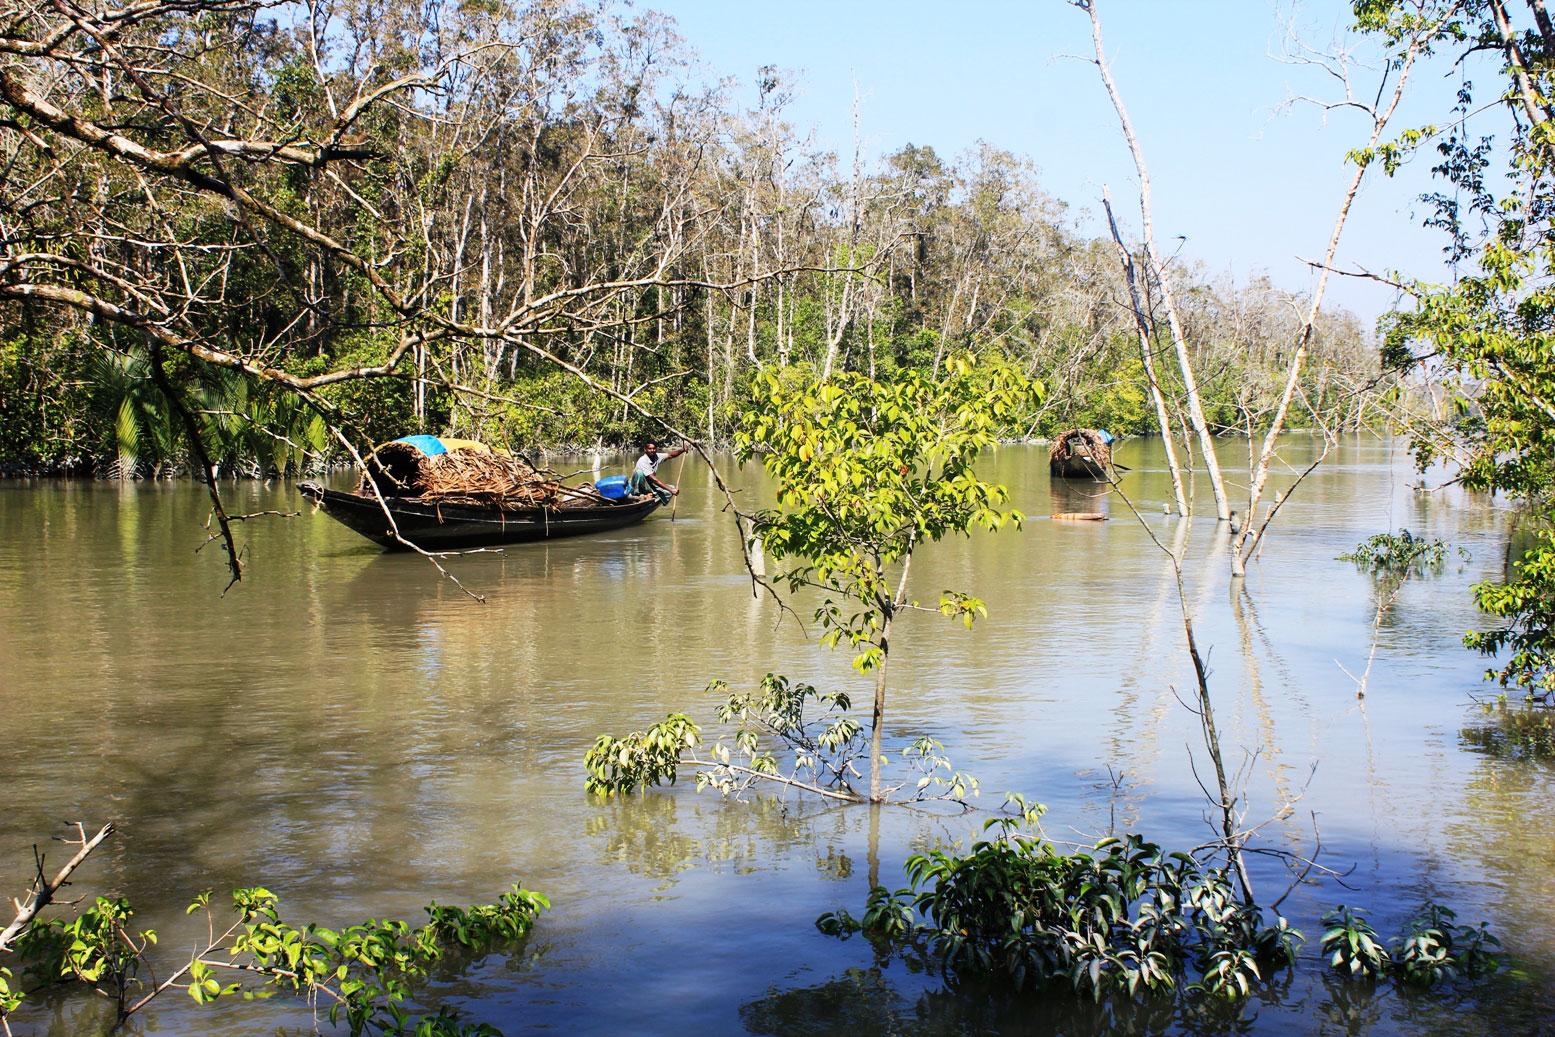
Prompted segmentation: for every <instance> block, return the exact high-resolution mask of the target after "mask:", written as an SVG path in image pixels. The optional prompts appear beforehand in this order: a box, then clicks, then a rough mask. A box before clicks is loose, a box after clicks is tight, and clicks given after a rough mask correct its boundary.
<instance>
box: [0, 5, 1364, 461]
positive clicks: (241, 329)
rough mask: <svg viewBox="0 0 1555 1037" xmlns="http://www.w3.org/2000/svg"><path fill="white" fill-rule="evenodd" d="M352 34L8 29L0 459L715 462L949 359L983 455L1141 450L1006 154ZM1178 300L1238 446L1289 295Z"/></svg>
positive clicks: (414, 16)
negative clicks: (710, 448) (777, 425)
mask: <svg viewBox="0 0 1555 1037" xmlns="http://www.w3.org/2000/svg"><path fill="white" fill-rule="evenodd" d="M368 10H369V9H368V8H366V7H363V6H361V5H360V4H359V3H356V2H355V0H344V2H339V3H333V4H321V5H311V6H308V7H304V6H302V5H292V4H279V3H240V2H235V0H206V2H201V3H196V4H192V5H191V4H188V3H171V2H169V3H166V4H152V5H151V6H150V7H144V5H141V6H137V7H136V8H135V10H134V15H133V17H129V16H127V15H125V14H124V13H123V12H121V11H119V10H118V8H117V7H115V6H114V5H112V4H105V5H97V6H96V7H94V8H92V10H91V11H90V12H89V13H86V14H84V15H83V16H82V18H83V20H82V22H81V23H80V24H79V25H76V24H72V23H71V22H70V21H69V20H68V19H65V18H63V16H60V15H58V14H57V13H56V12H53V11H52V10H51V9H48V8H45V7H24V8H23V9H22V10H21V11H20V12H19V16H18V19H17V20H16V21H15V22H14V23H12V24H9V25H8V26H7V27H6V29H5V37H4V41H5V42H4V45H3V47H0V50H3V51H4V53H5V54H6V55H7V60H8V61H9V62H11V71H10V72H9V73H8V76H7V78H6V80H5V84H4V87H3V89H0V110H3V111H4V113H5V117H6V118H7V119H9V120H11V121H12V122H13V123H16V124H20V125H26V126H27V127H28V131H27V132H26V133H24V134H14V135H12V136H10V137H8V138H7V148H8V149H9V150H8V153H7V163H6V165H5V167H4V171H3V180H0V195H3V197H5V198H8V199H12V200H13V201H14V202H15V204H14V205H11V206H9V207H8V212H9V215H8V217H7V220H8V224H7V234H6V239H5V254H4V262H3V264H0V407H3V408H4V410H3V413H0V425H3V427H4V428H5V429H6V431H7V435H6V436H5V437H3V440H0V464H3V465H6V466H10V467H14V468H19V469H36V470H53V469H69V470H76V471H94V472H98V473H116V474H120V475H131V474H134V475H142V476H149V475H154V474H157V473H158V472H162V471H167V470H169V469H170V468H173V467H176V468H179V469H187V468H189V467H191V466H193V467H196V468H198V467H199V458H198V457H197V456H196V454H195V452H194V451H193V450H192V449H191V447H192V444H191V441H190V439H189V432H188V426H187V423H186V422H184V421H182V420H181V417H180V415H179V413H178V412H179V411H180V410H185V409H186V410H188V411H190V412H191V413H192V414H193V416H194V418H195V419H196V420H195V425H194V427H195V428H196V429H197V430H198V434H199V435H200V436H201V437H202V438H203V439H204V440H205V441H206V444H207V452H208V453H209V454H210V455H211V458H212V459H213V460H216V459H217V458H221V459H222V461H221V462H220V463H222V467H223V471H225V472H247V473H254V472H270V471H285V470H287V469H289V468H293V467H295V466H296V465H298V464H299V463H303V464H306V463H309V461H308V460H306V459H307V458H311V459H313V463H317V460H318V459H319V458H321V457H322V458H325V459H331V458H339V459H344V458H345V457H346V455H345V454H344V452H343V448H342V446H341V444H339V443H338V442H335V440H334V438H333V437H320V436H318V435H315V434H312V432H311V430H312V429H313V421H314V419H315V417H318V416H320V415H322V416H324V417H326V418H328V419H329V420H330V421H331V422H332V423H336V424H338V425H339V426H340V427H341V428H342V429H344V430H345V431H347V432H348V433H349V434H350V435H351V436H352V438H353V440H354V441H356V442H357V443H358V444H359V445H360V444H362V443H370V442H380V441H382V440H384V439H387V438H392V437H393V436H397V435H401V434H404V433H407V432H414V431H427V432H434V433H443V434H450V435H455V436H462V437H469V438H477V439H485V440H491V441H493V442H498V443H506V444H509V445H513V446H532V445H534V444H537V443H538V444H594V443H596V442H601V441H602V442H604V443H607V444H621V443H624V442H628V441H631V440H633V439H634V438H637V437H639V436H640V435H643V434H649V435H661V436H662V435H663V434H664V432H663V429H662V427H661V425H660V424H659V423H658V422H657V421H655V420H654V417H656V418H659V419H663V420H664V421H667V422H669V423H670V424H672V425H674V426H676V427H677V428H680V429H682V430H686V431H688V432H694V433H696V435H697V436H698V438H700V439H702V440H705V441H707V442H725V441H728V440H729V439H730V438H731V437H732V433H733V430H734V425H735V422H736V420H737V415H738V412H739V410H740V409H741V408H742V407H743V405H744V404H745V403H746V402H747V401H748V398H749V387H750V385H751V380H752V378H753V377H754V376H755V375H756V374H757V373H759V372H761V371H764V370H769V369H782V368H786V367H791V366H797V367H802V368H805V369H808V370H810V371H812V372H814V373H818V374H820V375H822V376H823V377H825V376H830V375H832V374H834V373H837V372H842V371H851V372H859V373H864V374H867V375H869V376H871V377H874V378H877V379H880V380H882V381H885V382H890V381H892V380H894V379H895V378H896V377H897V373H898V372H901V373H903V375H906V374H907V373H910V372H921V371H925V370H929V369H932V368H933V367H934V365H935V363H936V362H937V361H938V360H939V359H940V358H942V357H943V356H944V355H946V354H947V353H948V352H951V351H955V350H967V349H971V350H974V351H976V352H978V353H981V354H985V355H988V356H990V357H997V358H1000V359H1002V360H1004V361H1005V362H1008V363H1010V364H1012V365H1013V366H1016V367H1018V368H1019V369H1021V370H1022V371H1023V372H1024V373H1025V374H1026V375H1027V376H1029V377H1032V378H1035V379H1038V380H1040V381H1043V382H1044V383H1046V384H1047V385H1048V386H1049V387H1050V392H1049V394H1048V396H1047V397H1046V398H1045V399H1044V400H1043V402H1042V404H1041V405H1040V406H1038V407H1032V408H1029V409H1025V410H1022V411H1020V412H1017V413H1011V414H1009V415H1006V416H1005V418H1004V420H1003V421H1002V422H1001V427H1000V433H1001V435H1006V436H1028V435H1035V434H1043V433H1050V432H1052V431H1054V430H1057V429H1061V428H1066V427H1070V426H1074V425H1096V426H1105V427H1109V428H1111V429H1113V430H1114V431H1116V432H1119V433H1131V432H1145V431H1148V430H1150V429H1152V428H1153V427H1154V426H1155V418H1154V415H1153V412H1152V411H1151V405H1150V402H1149V396H1148V390H1147V383H1146V378H1145V373H1144V370H1143V367H1142V364H1141V360H1140V357H1139V354H1138V348H1137V343H1136V341H1135V336H1136V329H1135V326H1134V316H1133V314H1132V311H1131V309H1130V308H1129V307H1128V306H1126V305H1125V304H1124V300H1125V299H1126V296H1127V293H1126V292H1125V289H1124V285H1123V280H1122V273H1121V271H1120V270H1119V268H1118V265H1117V261H1116V256H1115V253H1114V250H1113V246H1112V245H1111V243H1110V242H1106V241H1102V240H1097V239H1093V238H1089V237H1087V236H1086V235H1085V234H1084V233H1082V232H1081V231H1080V230H1078V229H1077V225H1076V222H1075V220H1074V219H1073V217H1072V216H1071V215H1070V214H1069V212H1068V211H1067V210H1066V207H1065V205H1064V203H1062V202H1060V201H1058V200H1057V199H1055V198H1053V197H1052V196H1051V195H1050V194H1048V193H1047V192H1046V191H1045V190H1044V188H1043V183H1042V179H1041V176H1040V174H1039V172H1038V171H1037V170H1036V169H1035V167H1034V166H1033V165H1032V164H1031V163H1030V162H1028V161H1026V160H1024V159H1021V158H1019V157H1017V156H1015V155H1013V154H1011V153H1009V152H1007V151H1003V150H1001V149H1000V148H999V147H998V146H997V142H990V143H988V144H985V145H982V146H980V147H978V148H975V149H973V150H972V151H970V152H969V153H966V154H962V155H946V154H941V153H939V152H937V151H935V149H934V148H933V147H930V146H927V145H919V144H906V143H903V144H902V145H901V146H899V147H897V148H896V149H894V150H890V151H889V152H888V153H887V154H886V155H884V157H882V158H881V159H879V160H878V162H872V163H871V162H866V161H865V159H864V158H863V157H862V155H861V153H860V152H859V151H858V150H855V153H854V154H852V155H841V156H839V155H836V154H831V153H826V152H824V151H822V150H820V149H818V148H817V147H816V146H815V144H814V142H813V140H812V139H811V137H810V135H809V132H808V130H807V129H806V128H805V127H803V126H796V125H794V124H793V123H792V121H791V119H790V117H789V113H788V110H789V102H790V96H791V93H792V90H793V88H794V83H793V82H792V81H791V80H790V79H789V78H788V76H787V75H786V74H785V73H783V72H781V71H779V70H776V69H764V70H762V72H761V74H760V77H759V79H758V82H757V83H756V84H755V85H754V86H755V89H754V92H753V93H754V97H753V99H748V98H747V97H746V94H747V93H749V92H750V91H749V90H748V88H747V87H746V86H743V85H742V86H738V87H737V86H734V85H730V84H716V85H711V86H710V85H706V84H704V83H701V82H699V80H698V75H697V73H695V72H694V70H693V68H692V65H691V62H692V59H693V52H692V50H691V49H690V48H689V47H688V46H687V45H686V44H685V43H684V42H683V41H682V40H680V39H679V38H678V37H677V35H676V33H675V31H674V27H673V25H672V24H671V23H670V22H669V21H668V20H667V19H665V18H663V17H661V16H659V15H656V14H653V13H651V12H638V11H634V10H632V9H630V8H627V7H624V6H621V7H616V6H610V5H606V6H605V7H603V8H595V7H591V6H587V5H581V4H577V5H575V4H571V3H566V2H562V0H554V2H553V0H547V2H543V3H535V4H527V5H522V6H509V5H506V4H497V3H485V2H480V3H459V4H455V3H436V4H433V5H431V6H430V7H427V6H426V5H412V4H405V3H398V2H391V3H388V4H378V5H373V7H372V8H371V11H372V14H371V16H370V17H369V16H367V13H366V12H367V11H368ZM104 40H106V41H107V44H106V45H104V44H102V43H101V42H100V41H104ZM110 82H111V83H113V84H115V85H114V87H113V88H112V89H106V88H105V87H104V84H105V83H110ZM861 132H862V130H861ZM1145 269H1146V270H1147V271H1148V270H1149V269H1150V268H1149V267H1146V268H1145ZM1174 277H1175V278H1176V279H1177V280H1178V281H1179V284H1178V287H1177V293H1176V297H1177V302H1178V307H1179V309H1180V311H1181V322H1182V324H1183V329H1184V333H1185V335H1186V336H1187V338H1188V340H1189V341H1190V342H1191V344H1192V345H1191V348H1192V350H1193V352H1194V355H1195V358H1196V362H1197V369H1198V371H1199V372H1200V378H1201V379H1202V381H1203V383H1204V384H1203V386H1202V390H1201V391H1202V396H1203V399H1204V405H1205V408H1206V409H1207V411H1208V413H1209V420H1210V421H1211V423H1212V424H1214V425H1215V426H1216V427H1218V428H1225V429H1241V428H1242V427H1243V426H1244V425H1245V424H1246V422H1247V421H1248V420H1249V419H1250V417H1252V416H1254V415H1259V414H1262V413H1265V412H1266V411H1267V410H1268V409H1269V408H1270V406H1271V405H1272V401H1273V400H1274V399H1275V398H1276V397H1277V396H1278V394H1279V391H1280V386H1281V382H1282V380H1283V378H1282V364H1283V358H1284V354H1285V352H1286V351H1287V349H1288V343H1289V342H1291V341H1293V338H1294V334H1295V331H1296V323H1298V322H1297V321H1296V320H1295V318H1293V316H1292V314H1293V313H1294V312H1295V309H1296V307H1295V306H1294V305H1293V304H1294V303H1295V302H1296V301H1297V300H1296V297H1295V296H1293V295H1292V294H1290V293H1287V292H1284V291H1281V290H1278V289H1276V288H1275V287H1274V286H1272V285H1271V284H1269V283H1268V282H1267V281H1265V280H1258V279H1255V280H1254V281H1252V282H1250V283H1248V284H1243V285H1238V284H1235V283H1232V282H1231V281H1229V280H1228V279H1225V278H1222V277H1215V276H1212V275H1210V274H1208V273H1206V272H1205V271H1202V270H1194V269H1191V268H1185V267H1183V266H1181V265H1179V266H1177V267H1176V268H1175V269H1174ZM1140 289H1141V291H1142V293H1143V296H1142V297H1143V299H1144V305H1145V307H1146V309H1147V311H1149V312H1151V313H1154V312H1155V308H1156V290H1157V284H1156V281H1155V280H1154V278H1153V277H1152V276H1150V275H1148V274H1147V276H1145V277H1143V278H1142V280H1141V284H1140ZM1152 333H1153V332H1152ZM1162 333H1163V334H1164V329H1162ZM1313 355H1314V365H1313V368H1312V370H1311V371H1310V373H1309V376H1308V377H1307V379H1306V380H1305V381H1304V382H1303V386H1302V388H1303V391H1304V392H1305V394H1306V395H1307V398H1308V399H1309V400H1311V401H1312V402H1313V404H1314V406H1315V408H1316V409H1317V410H1318V411H1319V412H1320V413H1322V414H1323V415H1324V416H1325V420H1327V421H1329V422H1330V423H1331V424H1334V425H1343V426H1347V427H1353V426H1354V425H1356V424H1357V423H1360V422H1366V421H1369V420H1373V419H1375V418H1376V417H1377V416H1378V415H1377V412H1376V411H1374V410H1373V409H1371V406H1372V404H1373V403H1375V401H1376V398H1375V396H1374V395H1373V394H1371V393H1370V392H1369V386H1370V384H1371V381H1372V379H1373V378H1374V377H1375V376H1376V374H1377V364H1376V360H1375V354H1374V352H1373V350H1372V349H1371V347H1370V345H1369V344H1368V342H1367V335H1366V333H1365V329H1364V328H1362V327H1361V325H1360V324H1359V322H1358V321H1357V320H1356V319H1355V318H1354V317H1353V316H1351V315H1349V314H1346V313H1343V312H1334V313H1328V314H1324V315H1323V316H1322V319H1321V320H1320V322H1319V325H1318V328H1317V332H1316V339H1315V342H1314V347H1313ZM153 364H157V365H160V366H161V368H162V369H163V370H165V371H166V372H167V374H168V376H169V379H170V384H171V386H172V387H173V392H174V394H175V395H176V396H177V397H178V400H177V401H173V400H169V399H166V398H163V397H164V394H163V393H162V391H161V390H160V389H159V388H158V387H157V386H156V385H155V383H154V380H153V379H152V378H151V371H150V368H151V366H152V365H153ZM228 373H241V374H242V375H244V376H245V377H241V378H231V377H226V375H227V374H228ZM1161 377H1162V378H1163V379H1165V380H1166V382H1167V383H1168V384H1167V390H1168V397H1169V398H1171V399H1180V397H1179V395H1178V394H1177V393H1175V391H1174V389H1173V383H1172V381H1171V379H1172V378H1173V377H1175V376H1174V375H1173V374H1172V373H1171V372H1170V371H1164V370H1163V372H1162V375H1161ZM288 401H295V402H296V406H297V409H299V410H300V411H301V413H299V414H296V415H293V414H292V413H291V411H290V410H289V409H287V402H288ZM650 415H652V416H653V417H650ZM276 444H279V446H277V445H276Z"/></svg>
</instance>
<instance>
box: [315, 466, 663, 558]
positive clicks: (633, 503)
mask: <svg viewBox="0 0 1555 1037" xmlns="http://www.w3.org/2000/svg"><path fill="white" fill-rule="evenodd" d="M297 489H298V490H299V491H301V493H302V495H303V496H304V497H307V498H308V499H309V500H310V501H312V502H313V503H314V504H316V505H317V506H318V507H319V508H320V509H321V510H322V511H323V512H324V514H326V515H328V516H329V517H330V518H332V519H334V520H335V521H336V522H339V523H340V524H341V525H343V526H346V527H348V528H349V529H351V530H353V531H355V532H357V533H360V534H361V535H362V536H364V537H366V538H367V539H369V540H371V541H372V542H373V543H375V544H381V545H382V546H383V547H384V548H386V549H388V550H390V551H394V550H404V549H405V545H404V544H401V543H400V542H399V541H397V540H395V539H394V534H393V533H392V532H390V530H389V523H388V520H387V519H386V518H385V517H384V514H383V510H384V506H383V505H381V504H379V503H378V498H377V497H376V496H374V495H372V494H370V493H368V494H362V493H344V492H341V491H340V490H326V489H325V488H324V487H322V486H320V485H318V484H317V483H311V482H304V483H298V484H297ZM384 504H386V505H387V506H388V510H389V513H390V514H391V515H393V516H394V523H395V525H397V526H398V527H399V531H400V536H402V537H404V538H405V539H406V540H409V541H410V542H411V543H413V544H415V545H416V546H417V547H419V548H421V549H422V550H424V551H458V550H462V549H464V548H468V547H492V546H495V545H499V544H519V543H524V542H525V541H531V540H553V539H556V538H558V537H570V536H583V535H585V534H588V533H604V532H608V531H610V530H612V529H620V528H621V527H623V526H630V525H632V524H633V523H636V522H641V521H642V520H643V519H645V518H647V517H648V516H649V515H650V514H652V512H653V510H654V509H655V508H657V507H658V506H659V499H658V498H657V497H655V496H652V495H651V494H650V495H647V496H640V497H627V498H625V499H624V500H620V501H612V502H609V503H604V504H599V505H597V506H581V505H579V504H577V503H569V504H568V505H567V506H565V507H559V508H551V507H525V508H511V509H509V508H498V507H482V506H477V505H471V504H444V503H438V502H433V501H420V500H415V499H413V498H407V497H385V498H384Z"/></svg>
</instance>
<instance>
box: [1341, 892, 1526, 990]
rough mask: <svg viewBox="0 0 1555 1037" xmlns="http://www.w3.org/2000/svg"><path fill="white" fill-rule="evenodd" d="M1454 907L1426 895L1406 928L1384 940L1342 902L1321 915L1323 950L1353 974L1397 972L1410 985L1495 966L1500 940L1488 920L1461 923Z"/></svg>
mask: <svg viewBox="0 0 1555 1037" xmlns="http://www.w3.org/2000/svg"><path fill="white" fill-rule="evenodd" d="M1456 918H1457V916H1456V915H1455V914H1454V913H1453V911H1452V910H1451V909H1450V908H1447V907H1443V906H1441V905H1440V904H1436V903H1432V902H1430V901H1427V902H1426V903H1425V904H1422V905H1421V907H1420V909H1419V910H1418V911H1417V912H1415V914H1414V915H1413V916H1412V917H1411V918H1410V919H1409V920H1408V921H1407V922H1405V924H1404V931H1403V932H1402V933H1401V934H1400V935H1399V936H1398V937H1396V938H1395V939H1394V940H1392V941H1391V943H1390V945H1389V947H1384V946H1383V945H1382V941H1381V938H1380V937H1378V935H1377V931H1376V930H1375V929H1373V928H1372V927H1371V925H1370V924H1369V923H1368V922H1367V921H1366V919H1365V918H1364V917H1362V916H1361V914H1360V912H1358V911H1355V910H1353V909H1351V908H1348V907H1345V906H1343V905H1340V906H1339V907H1337V908H1335V909H1334V910H1333V911H1330V912H1329V913H1328V914H1326V915H1324V916H1323V924H1324V925H1325V926H1327V927H1328V929H1327V931H1326V932H1324V933H1323V954H1324V956H1325V958H1326V959H1327V962H1328V967H1329V968H1331V969H1333V970H1334V971H1336V972H1339V973H1341V974H1342V975H1344V976H1346V977H1348V978H1351V979H1360V980H1376V979H1380V978H1382V977H1383V976H1389V975H1391V976H1393V977H1394V978H1396V979H1397V980H1399V981H1400V982H1402V983H1406V984H1409V985H1411V986H1419V987H1433V986H1436V985H1437V984H1438V983H1444V982H1450V981H1452V980H1455V979H1458V978H1459V977H1460V976H1467V977H1475V976H1480V975H1484V974H1485V973H1488V972H1493V971H1495V970H1496V969H1497V968H1498V967H1499V966H1500V957H1499V955H1498V954H1497V953H1496V952H1495V951H1494V950H1492V948H1497V947H1499V946H1500V941H1499V940H1497V939H1496V938H1495V937H1494V936H1492V935H1491V934H1490V931H1489V930H1488V929H1487V928H1486V927H1485V925H1484V923H1483V922H1482V923H1480V925H1479V926H1477V927H1470V926H1460V925H1458V924H1457V921H1456Z"/></svg>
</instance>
